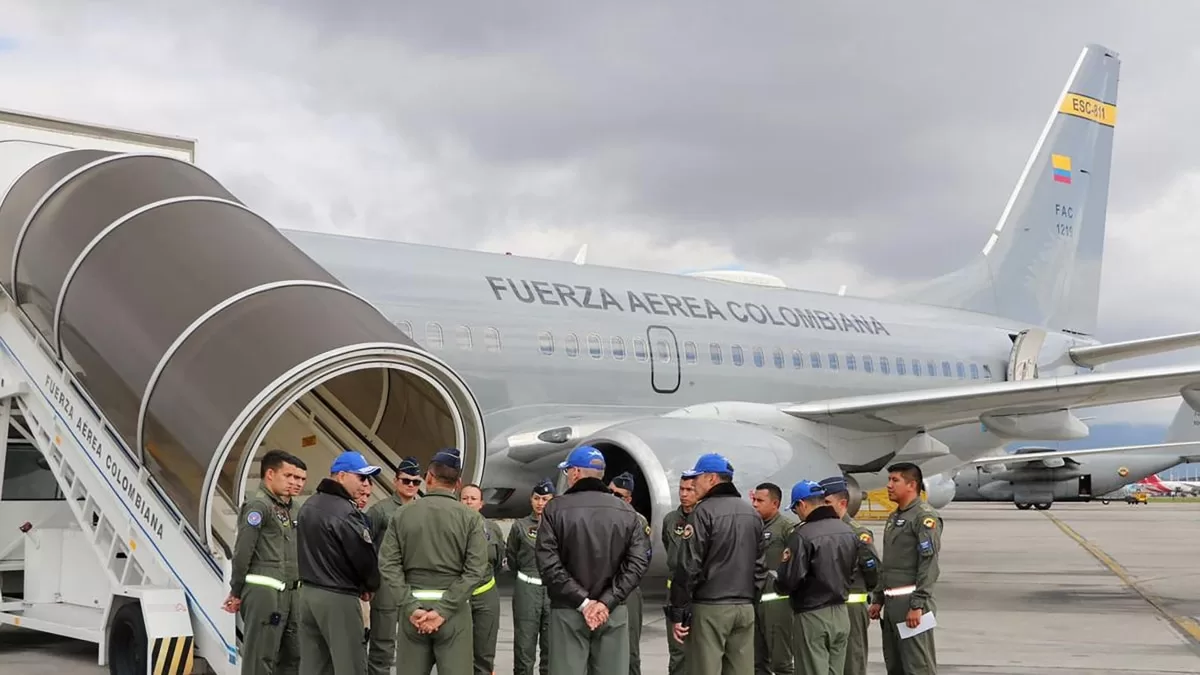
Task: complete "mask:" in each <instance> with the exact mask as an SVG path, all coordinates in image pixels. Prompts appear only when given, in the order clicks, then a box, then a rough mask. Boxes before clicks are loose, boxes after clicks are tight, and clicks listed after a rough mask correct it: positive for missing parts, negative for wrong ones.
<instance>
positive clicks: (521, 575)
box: [517, 570, 542, 586]
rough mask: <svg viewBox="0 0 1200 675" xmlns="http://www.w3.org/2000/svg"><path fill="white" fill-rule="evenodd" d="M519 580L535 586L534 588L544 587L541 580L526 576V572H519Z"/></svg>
mask: <svg viewBox="0 0 1200 675" xmlns="http://www.w3.org/2000/svg"><path fill="white" fill-rule="evenodd" d="M517 578H518V579H520V580H521V581H524V582H525V583H527V584H533V585H534V586H541V585H542V580H541V579H539V578H537V577H531V576H529V575H528V574H525V573H524V572H522V571H521V570H517Z"/></svg>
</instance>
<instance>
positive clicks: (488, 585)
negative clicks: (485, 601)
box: [471, 577, 496, 595]
mask: <svg viewBox="0 0 1200 675" xmlns="http://www.w3.org/2000/svg"><path fill="white" fill-rule="evenodd" d="M495 587H496V577H492V578H491V579H488V581H487V583H486V584H484V585H482V586H480V587H479V588H476V589H475V590H473V591H471V595H483V594H484V593H487V592H488V591H490V590H492V589H493V588H495Z"/></svg>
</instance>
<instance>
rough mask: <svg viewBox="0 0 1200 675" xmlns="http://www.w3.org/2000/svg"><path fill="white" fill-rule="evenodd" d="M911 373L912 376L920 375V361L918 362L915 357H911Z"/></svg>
mask: <svg viewBox="0 0 1200 675" xmlns="http://www.w3.org/2000/svg"><path fill="white" fill-rule="evenodd" d="M912 374H913V376H914V377H920V376H921V362H920V361H918V360H917V359H913V362H912Z"/></svg>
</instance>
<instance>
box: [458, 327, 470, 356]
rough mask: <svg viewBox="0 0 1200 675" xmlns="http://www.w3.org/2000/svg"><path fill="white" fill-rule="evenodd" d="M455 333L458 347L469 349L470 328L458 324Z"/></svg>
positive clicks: (464, 349)
mask: <svg viewBox="0 0 1200 675" xmlns="http://www.w3.org/2000/svg"><path fill="white" fill-rule="evenodd" d="M455 334H456V335H457V336H458V348H459V349H461V350H463V351H470V350H471V347H472V343H471V328H470V327H468V326H459V327H458V330H457V331H456V332H455Z"/></svg>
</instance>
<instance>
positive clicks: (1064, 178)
mask: <svg viewBox="0 0 1200 675" xmlns="http://www.w3.org/2000/svg"><path fill="white" fill-rule="evenodd" d="M1050 164H1051V165H1052V166H1053V167H1054V182H1055V183H1066V184H1067V185H1070V184H1071V158H1070V157H1069V156H1067V155H1050Z"/></svg>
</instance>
